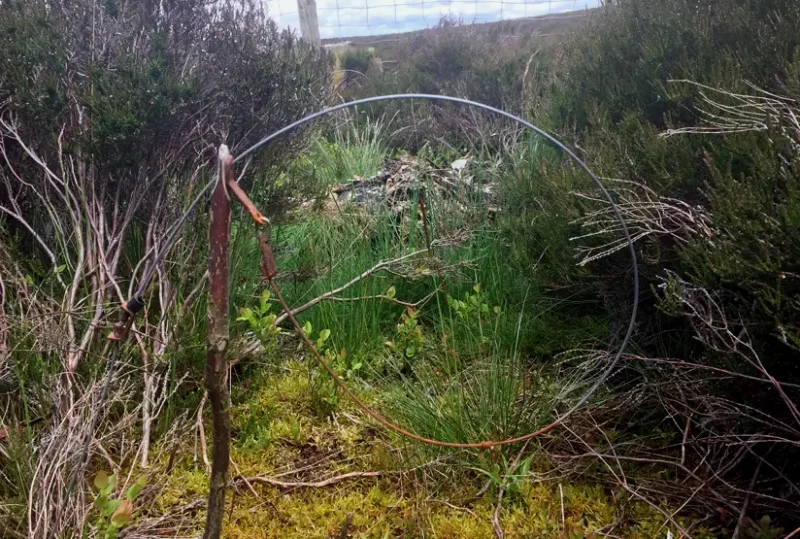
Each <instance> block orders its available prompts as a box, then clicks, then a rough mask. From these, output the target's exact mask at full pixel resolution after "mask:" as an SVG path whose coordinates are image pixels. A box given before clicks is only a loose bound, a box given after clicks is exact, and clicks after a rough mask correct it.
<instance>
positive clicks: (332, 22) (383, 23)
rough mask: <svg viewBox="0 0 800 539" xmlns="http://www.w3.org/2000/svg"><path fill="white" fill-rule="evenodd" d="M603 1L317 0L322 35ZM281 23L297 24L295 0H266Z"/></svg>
mask: <svg viewBox="0 0 800 539" xmlns="http://www.w3.org/2000/svg"><path fill="white" fill-rule="evenodd" d="M602 2H603V0H316V6H317V16H318V19H319V32H320V36H321V37H322V39H330V38H342V37H357V36H369V35H385V34H396V33H402V32H410V31H414V30H421V29H423V28H427V27H430V26H433V25H435V24H437V23H438V22H439V21H440V20H441V19H442V18H443V17H449V18H455V19H459V20H461V21H463V22H465V23H484V22H497V21H505V20H514V19H523V18H527V17H539V16H543V15H550V16H564V17H570V16H578V15H579V14H578V12H580V11H583V10H587V9H592V8H596V7H599V6H600V5H601V3H602ZM263 4H264V7H265V9H266V10H267V14H268V15H269V16H270V17H271V18H272V19H274V20H275V21H276V22H277V23H278V25H279V26H281V27H290V28H293V29H299V28H300V15H299V12H298V7H297V0H264V2H263Z"/></svg>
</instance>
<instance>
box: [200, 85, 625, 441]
mask: <svg viewBox="0 0 800 539" xmlns="http://www.w3.org/2000/svg"><path fill="white" fill-rule="evenodd" d="M411 99H421V100H427V101H439V102H450V103H456V104H461V105H466V106H469V107H473V108H478V109H482V110H485V111H488V112H491V113H493V114H496V115H499V116H502V117H504V118H507V119H509V120H511V121H513V122H515V123H516V124H518V125H520V126H522V127H524V128H526V129H528V130H530V131H533V132H534V133H536V134H537V135H538V136H540V137H542V138H544V139H545V140H547V141H548V142H549V143H550V144H551V145H553V146H555V147H556V148H558V149H560V150H561V151H562V152H564V153H565V154H566V155H567V156H569V158H570V159H571V160H572V161H573V162H574V163H575V164H577V165H578V166H579V167H580V168H581V169H582V170H583V171H584V172H585V173H586V174H587V175H588V176H589V178H590V179H591V180H592V182H593V183H594V184H595V185H596V186H597V188H598V189H600V191H601V192H602V193H603V195H604V196H605V198H606V200H608V203H609V205H610V207H611V208H612V210H613V211H614V215H615V217H616V219H617V221H618V222H619V224H620V226H621V228H622V232H623V234H624V236H625V240H626V242H627V245H628V250H629V252H630V255H631V266H632V270H633V307H632V309H631V318H630V322H629V324H628V329H627V332H626V333H625V337H624V339H623V341H622V343H621V345H620V347H619V350H618V351H617V353H616V355H615V356H614V359H613V360H612V361H611V363H609V365H608V367H606V369H605V370H604V371H603V373H602V375H601V376H600V377H599V378H598V379H597V381H596V382H595V383H594V384H593V385H592V387H590V388H589V389H588V390H587V392H586V393H585V394H584V395H583V396H582V397H581V398H580V399H579V400H578V402H577V403H576V404H575V405H573V407H572V408H570V409H569V410H568V411H567V412H565V413H564V414H563V415H561V416H560V417H559V418H558V419H556V420H555V421H552V422H551V423H549V424H547V425H545V426H543V427H541V428H539V429H537V430H535V431H533V432H530V433H528V434H525V435H523V436H518V437H515V438H508V439H505V440H499V441H493V440H487V441H481V442H470V443H456V442H444V441H441V440H433V439H430V438H426V437H424V436H420V435H417V434H414V433H412V432H409V431H408V430H406V429H404V428H402V427H400V426H399V425H397V424H395V423H392V422H391V421H389V420H388V419H386V418H385V417H383V416H382V415H381V414H380V413H378V412H377V411H375V410H373V409H372V408H370V407H369V406H368V405H367V404H366V403H365V402H364V401H363V400H361V399H360V398H359V397H358V395H356V394H355V393H354V392H353V390H352V389H350V387H349V386H348V385H347V384H346V383H345V382H344V380H342V378H341V377H340V376H339V375H337V374H336V372H335V371H334V370H333V369H332V368H331V366H330V365H328V363H327V362H326V361H325V359H324V358H323V357H322V356H321V355H320V353H319V351H318V350H317V349H316V347H315V346H314V344H313V343H312V342H311V340H310V339H309V338H308V336H307V335H306V334H305V333H304V332H303V330H302V328H301V327H300V324H299V323H298V322H297V319H296V318H295V317H294V315H293V314H292V310H291V308H290V307H289V306H288V305H287V304H286V301H285V300H284V299H283V296H282V295H281V293H280V290H279V289H278V286H277V284H276V283H275V276H276V274H277V270H276V266H275V259H274V256H273V254H272V248H271V246H270V243H269V239H268V237H267V235H266V234H262V235H261V236H260V238H259V245H260V247H261V253H262V263H261V264H260V267H261V271H262V273H263V275H264V278H265V279H266V280H267V281H268V282H269V284H270V287H271V288H272V290H273V292H274V293H275V296H276V298H277V299H278V301H279V302H280V304H281V307H282V308H283V310H284V311H285V312H286V315H287V317H288V318H289V320H290V321H291V323H292V325H293V326H294V329H295V331H296V332H297V334H298V335H299V336H300V338H301V339H302V340H303V342H304V343H305V344H306V346H307V347H308V348H309V349H310V350H311V352H312V354H313V355H314V357H315V358H316V359H317V361H318V362H319V363H320V365H321V366H322V368H323V369H324V370H325V371H326V372H327V373H328V374H329V375H330V376H331V377H332V378H333V380H334V382H335V383H336V384H337V385H338V386H339V387H340V388H341V389H342V391H344V392H345V394H347V396H349V397H350V398H351V399H352V400H353V401H354V402H355V403H356V404H357V405H358V406H359V407H360V408H361V409H362V410H364V412H365V413H366V414H367V415H369V416H370V417H372V418H373V419H374V420H376V421H377V422H378V423H380V424H381V425H383V426H384V427H386V428H388V429H390V430H392V431H394V432H396V433H397V434H400V435H402V436H405V437H407V438H410V439H412V440H415V441H418V442H422V443H425V444H429V445H434V446H439V447H451V448H462V449H487V448H490V447H495V446H504V445H511V444H515V443H518V442H524V441H527V440H530V439H532V438H535V437H537V436H540V435H542V434H544V433H546V432H548V431H550V430H552V429H553V428H555V427H556V426H558V425H560V424H561V423H563V422H564V421H565V420H566V419H567V418H568V417H569V416H570V415H572V414H573V413H574V412H575V411H576V410H578V409H579V408H580V407H581V406H583V405H584V404H585V403H586V402H587V401H588V400H589V399H590V398H591V397H592V395H593V394H594V393H595V392H596V391H597V389H598V388H599V387H600V386H601V385H603V383H605V381H606V380H607V379H608V377H609V376H610V375H611V373H612V372H614V370H615V369H616V366H617V364H618V363H619V360H620V358H621V357H622V354H623V352H624V351H625V348H626V347H627V346H628V343H629V342H630V339H631V336H632V334H633V329H634V327H635V325H636V313H637V308H638V303H639V268H638V263H637V259H636V250H635V248H634V245H633V241H632V239H631V236H630V233H629V232H628V227H627V226H626V224H625V219H624V218H623V217H622V214H621V213H620V211H619V208H618V207H617V204H616V203H615V201H614V198H613V197H612V196H611V193H609V192H608V190H607V189H606V188H605V186H604V185H603V184H602V182H601V181H600V179H599V178H598V177H597V176H596V175H595V174H594V173H593V172H592V171H591V170H590V169H589V167H588V166H587V165H586V163H584V162H583V160H581V159H580V158H579V157H578V156H577V155H575V153H574V152H572V151H571V150H570V149H569V148H568V147H567V146H566V145H564V144H563V143H562V142H561V141H559V140H558V139H556V138H555V137H553V136H552V135H550V134H549V133H547V132H545V131H543V130H542V129H541V128H539V127H537V126H535V125H533V124H531V123H530V122H527V121H526V120H524V119H522V118H520V117H518V116H515V115H513V114H510V113H508V112H505V111H503V110H500V109H497V108H494V107H491V106H489V105H484V104H482V103H477V102H474V101H469V100H466V99H461V98H457V97H448V96H441V95H428V94H397V95H387V96H378V97H372V98H368V99H361V100H358V101H351V102H348V103H343V104H341V105H337V106H335V107H331V108H328V109H325V110H322V111H319V112H316V113H314V114H310V115H309V116H306V117H305V118H302V119H300V120H298V121H296V122H294V123H292V124H290V125H288V126H286V127H284V128H283V129H280V130H278V131H276V132H274V133H272V134H271V135H269V136H267V137H266V138H264V139H262V140H261V141H259V142H258V143H256V144H255V145H253V146H252V147H250V148H248V149H247V150H245V151H244V152H243V153H241V154H239V155H238V156H237V157H236V158H235V159H234V160H233V163H236V162H238V161H240V160H242V159H244V158H245V157H247V156H248V155H250V154H252V153H253V152H255V151H257V150H258V149H260V148H262V147H263V146H265V145H267V144H268V143H269V142H271V141H272V140H274V139H276V138H278V137H280V136H281V135H283V134H285V133H288V132H290V131H292V130H294V129H297V128H298V127H301V126H303V125H305V124H307V123H309V122H311V121H313V120H315V119H317V118H321V117H323V116H327V115H329V114H332V113H334V112H336V111H339V110H343V109H348V108H353V107H357V106H359V105H365V104H369V103H376V102H381V101H395V100H411ZM232 183H233V184H234V185H235V182H232ZM229 185H230V184H229ZM236 187H238V186H236ZM234 193H235V194H236V191H235V189H234ZM201 195H202V193H201ZM193 205H194V204H193ZM245 206H246V207H247V205H246V204H245ZM253 209H254V210H255V208H253ZM249 210H250V208H248V211H249ZM257 212H258V210H255V213H254V212H251V216H253V218H254V220H256V222H259V220H258V219H257V217H256V215H260V214H258V213H257Z"/></svg>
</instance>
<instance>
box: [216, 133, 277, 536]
mask: <svg viewBox="0 0 800 539" xmlns="http://www.w3.org/2000/svg"><path fill="white" fill-rule="evenodd" d="M218 174H219V175H218V176H217V184H216V186H215V187H214V192H213V194H212V195H211V224H210V226H209V235H208V241H209V248H208V288H209V302H208V352H207V354H206V390H207V391H208V401H209V402H210V403H211V420H212V424H213V440H214V447H213V449H212V451H211V481H210V488H209V492H208V513H207V514H206V529H205V533H204V534H203V539H219V537H220V536H221V535H222V520H223V518H224V516H225V489H226V487H227V485H228V463H229V461H230V442H231V419H230V410H229V407H230V395H229V394H228V361H227V359H228V358H227V352H228V339H229V330H230V328H229V326H230V317H229V316H228V276H229V274H230V267H229V266H230V236H231V198H230V195H233V196H234V197H236V199H237V200H239V202H240V203H241V204H242V206H244V207H245V209H246V210H247V213H249V214H250V217H252V218H253V221H255V223H256V225H263V224H268V223H269V221H268V220H267V218H266V217H264V216H263V215H262V214H261V212H260V211H258V209H257V208H256V206H255V204H253V202H252V201H251V200H250V199H249V198H248V197H247V194H246V193H245V192H244V190H242V188H241V187H239V185H238V184H237V183H236V181H235V180H234V179H233V157H232V156H231V155H230V152H229V151H228V147H227V146H225V145H224V144H223V145H222V146H220V148H219V172H218ZM263 237H266V236H265V235H264V236H263ZM262 241H264V240H262ZM271 267H272V268H273V271H274V267H275V263H274V261H273V262H272V266H271Z"/></svg>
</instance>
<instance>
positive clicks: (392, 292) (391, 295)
mask: <svg viewBox="0 0 800 539" xmlns="http://www.w3.org/2000/svg"><path fill="white" fill-rule="evenodd" d="M396 294H397V289H396V288H395V287H393V286H390V287H389V290H387V291H386V297H389V298H394V296H395V295H396Z"/></svg>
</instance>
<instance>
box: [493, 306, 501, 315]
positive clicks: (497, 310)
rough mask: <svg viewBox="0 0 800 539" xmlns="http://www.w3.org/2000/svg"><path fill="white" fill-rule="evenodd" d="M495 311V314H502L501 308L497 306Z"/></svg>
mask: <svg viewBox="0 0 800 539" xmlns="http://www.w3.org/2000/svg"><path fill="white" fill-rule="evenodd" d="M493 310H494V314H500V307H499V306H497V305H495V306H494V309H493Z"/></svg>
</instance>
